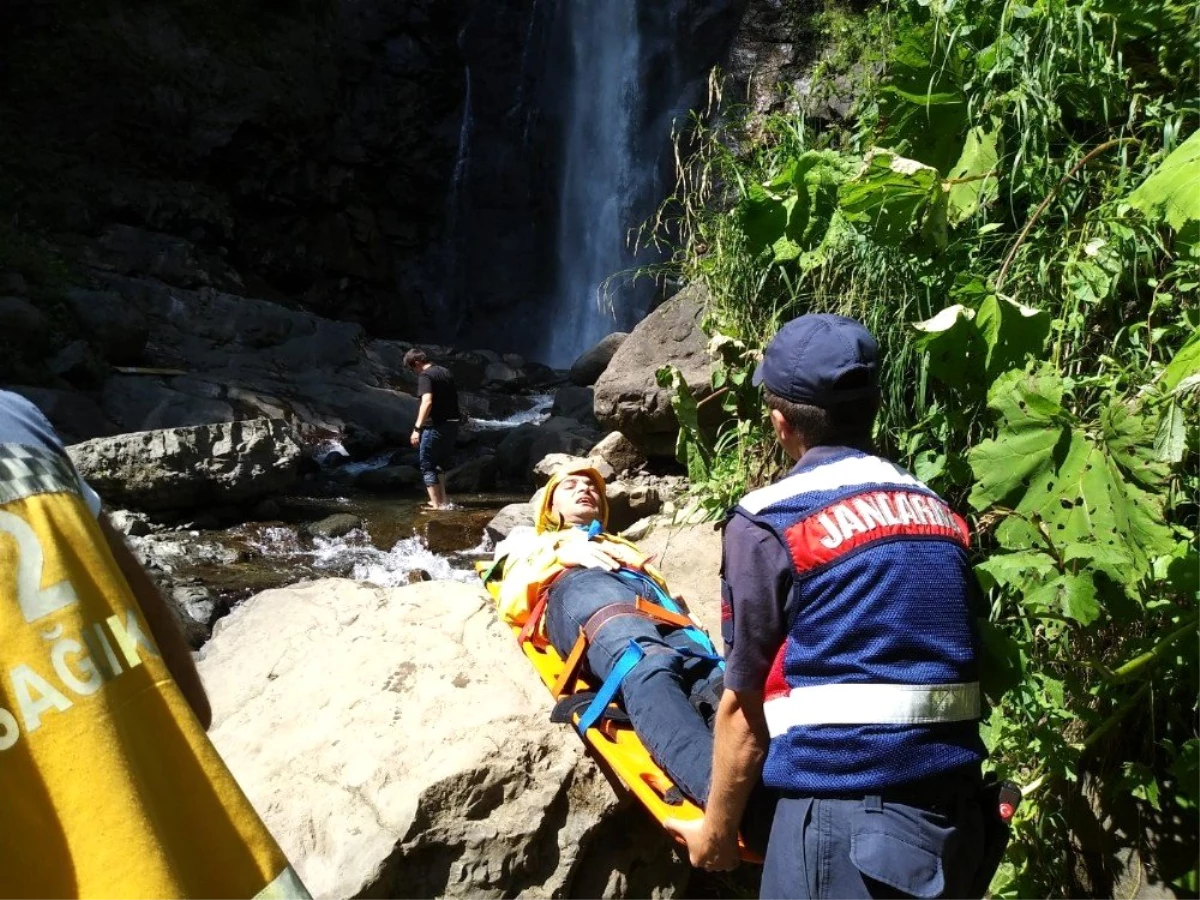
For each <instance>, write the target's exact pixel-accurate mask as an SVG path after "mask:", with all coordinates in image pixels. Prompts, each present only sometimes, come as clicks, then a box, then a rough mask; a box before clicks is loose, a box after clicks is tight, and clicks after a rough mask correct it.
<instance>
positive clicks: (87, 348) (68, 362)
mask: <svg viewBox="0 0 1200 900" xmlns="http://www.w3.org/2000/svg"><path fill="white" fill-rule="evenodd" d="M46 368H47V369H49V370H50V371H51V372H52V373H53V374H55V375H57V376H58V377H59V378H62V379H65V380H66V381H69V382H71V384H73V385H76V386H77V387H81V388H97V387H99V386H100V385H101V384H103V383H104V378H105V375H106V374H107V372H108V367H107V366H106V365H105V364H104V363H103V362H102V361H101V360H100V359H99V358H98V357H97V356H96V353H95V351H93V350H92V347H91V345H90V344H88V342H87V341H82V340H80V341H71V343H69V344H67V346H65V347H63V348H62V349H61V350H59V351H58V352H57V353H55V354H54V355H53V356H52V357H50V359H49V361H48V362H47V363H46Z"/></svg>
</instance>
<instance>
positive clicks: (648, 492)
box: [608, 482, 662, 531]
mask: <svg viewBox="0 0 1200 900" xmlns="http://www.w3.org/2000/svg"><path fill="white" fill-rule="evenodd" d="M660 509H662V495H660V494H659V492H658V489H657V488H654V487H649V486H645V485H627V484H623V483H621V482H616V483H614V484H610V485H609V486H608V528H609V530H610V531H622V530H624V529H626V528H628V527H629V526H630V525H632V524H633V523H634V522H636V521H638V519H643V518H645V517H646V516H652V515H654V514H655V513H656V512H658V511H659V510H660Z"/></svg>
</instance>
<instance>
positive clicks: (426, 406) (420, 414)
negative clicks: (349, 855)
mask: <svg viewBox="0 0 1200 900" xmlns="http://www.w3.org/2000/svg"><path fill="white" fill-rule="evenodd" d="M431 409H433V392H432V391H430V392H429V393H427V394H422V395H421V405H420V406H419V407H418V408H417V420H416V422H414V423H413V431H412V445H413V446H414V447H415V446H417V444H419V443H420V441H421V428H422V427H423V426H424V425H425V423H426V422H428V421H429V411H430V410H431Z"/></svg>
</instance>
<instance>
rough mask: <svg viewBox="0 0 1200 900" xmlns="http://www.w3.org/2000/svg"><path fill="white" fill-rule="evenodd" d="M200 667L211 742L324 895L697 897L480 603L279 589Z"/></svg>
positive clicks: (424, 591) (233, 621) (323, 587)
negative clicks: (551, 711) (685, 890)
mask: <svg viewBox="0 0 1200 900" xmlns="http://www.w3.org/2000/svg"><path fill="white" fill-rule="evenodd" d="M201 656H202V658H201V661H200V664H199V665H200V673H201V677H202V678H203V680H204V684H205V687H206V688H207V690H208V694H209V698H210V700H211V702H212V707H213V727H212V730H211V731H210V735H211V737H212V739H213V742H214V743H215V744H216V745H217V748H218V749H219V750H220V752H221V754H222V756H223V757H224V758H225V760H226V761H227V763H228V764H229V766H230V768H231V769H232V771H233V773H234V775H235V776H236V778H237V780H238V783H239V784H240V785H241V786H242V788H243V789H244V790H245V791H246V794H247V795H248V796H249V798H250V800H251V802H252V803H253V804H254V806H255V807H256V808H257V809H258V811H259V813H260V814H261V815H262V817H263V819H264V820H265V822H266V824H267V826H268V827H269V828H270V829H271V832H272V833H273V834H274V835H275V837H276V839H277V840H278V841H279V843H280V845H281V846H282V848H283V850H284V852H285V853H286V854H287V856H288V858H289V859H290V860H291V861H292V863H293V865H294V866H295V868H296V870H297V872H298V873H299V875H300V877H301V878H302V879H303V880H304V882H305V884H306V885H307V886H308V888H309V889H310V890H311V891H312V893H313V895H314V896H316V897H434V896H437V897H516V896H532V897H623V896H639V897H667V896H673V895H674V894H675V893H676V892H677V891H678V890H680V889H681V888H682V885H683V883H684V879H685V878H686V875H687V867H686V865H684V864H683V863H682V861H681V860H680V858H679V857H678V856H677V855H676V854H674V853H673V852H672V850H671V844H670V841H669V839H667V838H666V836H665V834H664V833H663V832H662V830H661V829H660V828H658V827H657V826H656V825H654V824H653V822H652V821H651V820H650V818H649V817H648V816H646V815H645V814H644V813H643V812H642V810H640V809H638V808H637V807H636V806H634V805H632V804H630V803H626V802H621V801H620V800H619V799H618V796H617V794H616V793H614V789H613V786H612V785H611V784H610V783H609V782H608V781H607V780H606V779H605V778H604V777H603V776H602V775H601V773H600V772H599V770H598V769H597V768H596V765H595V764H594V763H593V762H592V760H591V758H590V757H589V756H588V755H587V754H586V753H585V752H584V750H583V745H582V742H580V741H579V739H578V737H577V736H576V735H575V734H574V733H573V732H572V730H571V729H570V728H566V727H563V726H558V725H552V724H551V723H550V722H549V718H548V715H547V710H548V708H549V705H550V696H549V694H548V693H547V691H546V689H545V687H543V685H542V684H541V682H540V681H539V680H538V678H537V676H536V675H535V674H534V672H533V670H532V668H531V667H530V665H529V663H528V661H527V660H526V659H525V658H524V656H523V654H522V653H521V652H520V650H519V649H518V648H517V645H516V642H515V641H514V640H513V636H512V634H511V632H510V631H509V630H508V628H506V627H504V626H503V625H501V624H500V622H499V621H498V620H497V618H496V616H495V614H494V612H493V611H492V609H491V603H490V601H489V599H488V597H487V595H486V594H485V593H484V592H483V591H482V590H480V589H479V588H477V587H474V586H468V585H463V584H456V583H450V582H428V583H423V584H414V585H411V586H408V587H402V588H392V589H382V588H376V587H373V586H368V585H364V584H359V583H355V582H350V581H342V580H324V581H317V582H312V583H308V584H304V585H298V586H294V587H290V588H284V589H281V590H274V591H268V592H265V593H262V594H259V595H257V596H255V597H253V598H251V599H250V600H247V601H246V602H245V603H243V604H242V605H240V606H239V607H238V608H236V609H235V610H234V611H233V612H232V613H231V614H230V615H229V616H228V617H226V618H224V619H222V620H220V621H219V622H218V623H217V626H216V629H215V633H214V636H213V638H212V640H211V641H210V642H209V643H208V644H207V645H206V646H205V648H204V650H203V652H202V654H201ZM481 661H486V662H485V663H484V664H481Z"/></svg>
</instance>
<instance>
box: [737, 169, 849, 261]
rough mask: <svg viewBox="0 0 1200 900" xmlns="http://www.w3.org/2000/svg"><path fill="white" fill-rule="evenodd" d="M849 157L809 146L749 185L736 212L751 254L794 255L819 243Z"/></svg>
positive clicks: (776, 258)
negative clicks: (766, 178) (776, 171)
mask: <svg viewBox="0 0 1200 900" xmlns="http://www.w3.org/2000/svg"><path fill="white" fill-rule="evenodd" d="M852 165H853V164H852V163H851V162H850V161H849V160H848V159H845V158H844V157H842V156H840V155H839V154H837V153H834V152H833V151H830V150H819V151H818V150H810V151H807V152H805V153H802V154H801V155H800V156H799V157H797V158H796V159H793V160H791V161H790V162H789V163H788V164H787V165H785V166H784V167H783V168H782V169H781V170H780V172H779V174H777V175H776V176H775V177H774V178H772V179H771V180H770V181H768V182H766V183H765V184H761V185H759V184H751V185H748V186H747V187H746V189H745V191H744V192H743V195H742V198H741V200H740V201H739V203H738V205H737V208H736V209H735V212H734V215H735V217H736V219H737V222H738V225H739V227H740V228H741V230H742V233H743V234H744V235H745V236H746V244H747V249H748V250H749V251H750V253H752V254H753V255H755V256H758V255H759V254H761V253H763V252H764V251H766V250H770V254H771V260H772V261H773V262H787V261H789V260H792V259H796V258H797V257H799V256H800V254H801V253H802V252H804V251H807V250H811V249H812V248H813V247H815V246H817V245H818V244H820V242H821V241H822V240H823V239H824V237H825V234H826V231H827V230H828V228H829V223H830V219H831V218H832V217H833V214H834V213H835V212H836V210H837V190H838V185H840V184H841V183H842V182H843V181H845V180H846V178H847V177H848V176H849V174H850V171H851V168H852Z"/></svg>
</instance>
